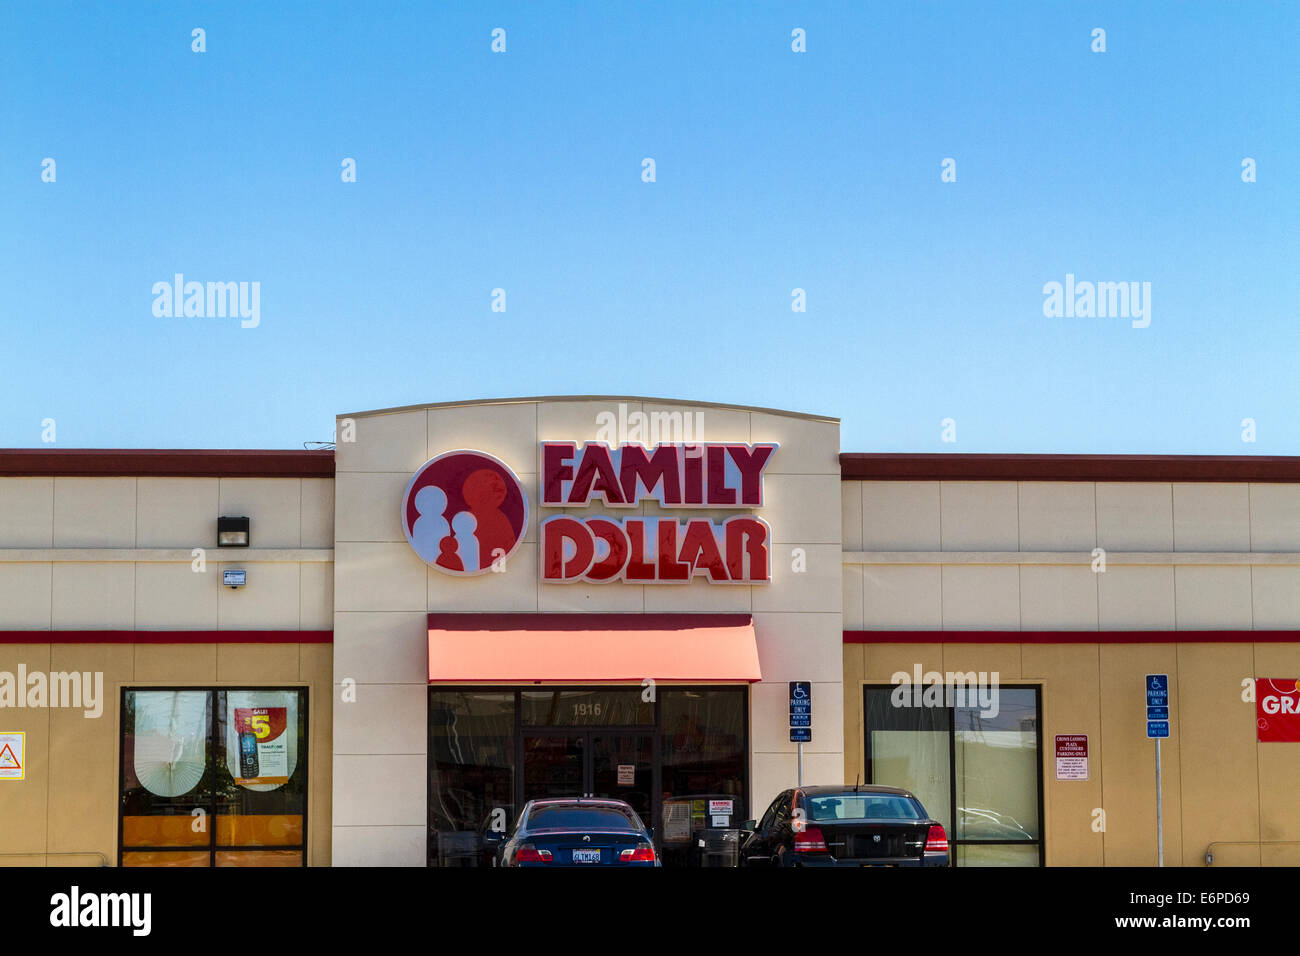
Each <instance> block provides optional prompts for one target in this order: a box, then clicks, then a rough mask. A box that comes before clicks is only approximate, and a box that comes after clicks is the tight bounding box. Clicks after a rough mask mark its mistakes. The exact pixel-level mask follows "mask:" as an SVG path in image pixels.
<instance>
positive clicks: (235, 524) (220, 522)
mask: <svg viewBox="0 0 1300 956" xmlns="http://www.w3.org/2000/svg"><path fill="white" fill-rule="evenodd" d="M249 538H250V534H249V530H248V519H247V518H242V517H221V518H218V519H217V547H218V548H247V547H248V542H249Z"/></svg>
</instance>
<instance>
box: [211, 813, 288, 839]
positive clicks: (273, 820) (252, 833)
mask: <svg viewBox="0 0 1300 956" xmlns="http://www.w3.org/2000/svg"><path fill="white" fill-rule="evenodd" d="M301 842H302V817H301V816H298V815H293V814H269V813H268V814H252V815H247V816H219V817H217V846H284V845H285V844H286V843H289V844H292V843H301Z"/></svg>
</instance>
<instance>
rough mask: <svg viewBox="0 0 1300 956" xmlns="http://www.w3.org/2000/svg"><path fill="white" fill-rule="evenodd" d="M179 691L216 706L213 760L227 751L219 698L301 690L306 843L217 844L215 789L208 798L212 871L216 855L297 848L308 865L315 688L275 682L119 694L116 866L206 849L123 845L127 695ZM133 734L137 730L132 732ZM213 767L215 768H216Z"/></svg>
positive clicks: (128, 687) (127, 689) (137, 688)
mask: <svg viewBox="0 0 1300 956" xmlns="http://www.w3.org/2000/svg"><path fill="white" fill-rule="evenodd" d="M181 691H191V692H192V691H202V692H204V693H207V694H209V695H211V696H210V698H209V699H210V700H211V702H212V705H211V708H210V713H209V715H208V750H209V752H210V753H211V754H212V759H213V761H214V762H215V761H216V759H217V754H218V753H222V752H224V748H225V745H224V742H222V743H221V746H220V747H219V746H218V738H217V726H218V723H219V721H218V716H217V695H218V694H222V693H229V692H232V691H233V692H236V693H239V692H275V691H282V692H289V691H294V692H297V693H298V694H299V695H300V697H299V704H298V709H299V717H300V718H301V719H302V745H301V746H300V747H299V748H298V768H295V771H294V772H295V773H296V772H297V770H298V769H301V770H302V772H303V775H304V780H303V790H302V843H296V844H287V843H277V844H257V845H251V846H249V845H242V844H241V845H231V846H220V845H218V844H217V819H218V814H217V800H216V790H215V789H213V790H212V792H211V793H210V795H209V800H208V803H207V808H208V846H207V853H208V867H209V868H210V869H217V854H218V853H239V852H245V851H249V850H297V851H298V853H299V856H300V857H301V860H302V862H301V863H299V866H300V867H306V866H307V849H308V847H309V846H310V840H309V838H308V833H309V830H308V823H309V821H310V817H309V816H308V811H309V810H310V803H311V772H310V771H311V689H310V687H309V686H308V685H306V684H275V685H267V686H258V685H254V686H249V685H244V684H188V685H180V684H175V685H174V684H168V685H138V684H124V685H123V686H122V687H121V688H119V691H118V701H117V703H118V710H117V713H118V729H117V758H118V759H117V866H119V867H123V863H122V859H123V856H124V855H125V854H127V853H184V852H186V851H189V852H201V851H202V847H201V846H198V845H194V846H188V847H186V846H131V847H128V846H124V845H123V838H124V836H125V833H124V830H125V820H126V816H127V814H126V806H125V802H124V800H123V797H124V795H125V794H126V748H125V746H124V744H123V740H124V738H125V735H126V726H125V719H126V695H127V694H128V693H134V694H140V693H153V692H158V693H176V692H181ZM131 732H132V733H134V732H135V728H134V727H133V728H131ZM214 766H215V764H214ZM214 766H208V767H205V768H204V775H205V776H206V775H207V774H208V773H209V772H212V771H213V770H214Z"/></svg>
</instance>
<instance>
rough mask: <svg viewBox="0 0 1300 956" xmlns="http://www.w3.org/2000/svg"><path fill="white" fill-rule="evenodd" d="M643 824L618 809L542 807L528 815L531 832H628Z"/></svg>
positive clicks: (637, 828)
mask: <svg viewBox="0 0 1300 956" xmlns="http://www.w3.org/2000/svg"><path fill="white" fill-rule="evenodd" d="M629 828H630V829H635V830H639V829H641V823H640V821H639V820H636V819H635V818H634V817H630V816H628V814H627V813H626V812H625V811H623V810H620V809H618V808H617V807H576V806H574V807H565V806H559V807H541V808H539V809H536V810H534V811H533V812H532V813H530V814H529V815H528V829H530V830H626V829H629Z"/></svg>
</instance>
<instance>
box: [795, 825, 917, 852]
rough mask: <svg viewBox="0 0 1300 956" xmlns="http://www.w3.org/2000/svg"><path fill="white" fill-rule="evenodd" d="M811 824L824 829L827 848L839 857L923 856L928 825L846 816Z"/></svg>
mask: <svg viewBox="0 0 1300 956" xmlns="http://www.w3.org/2000/svg"><path fill="white" fill-rule="evenodd" d="M811 826H815V827H818V828H819V829H820V830H821V831H822V836H823V837H825V838H826V849H827V851H828V852H829V853H830V855H831V856H833V857H834V858H835V859H837V860H885V859H893V860H898V859H904V858H906V859H920V858H921V856H922V855H923V853H924V851H925V837H926V834H927V832H928V829H929V828H928V827H926V826H925V825H923V824H919V823H917V822H915V821H899V822H897V823H885V822H871V821H867V820H844V821H840V822H836V823H822V822H817V823H813V824H811Z"/></svg>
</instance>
